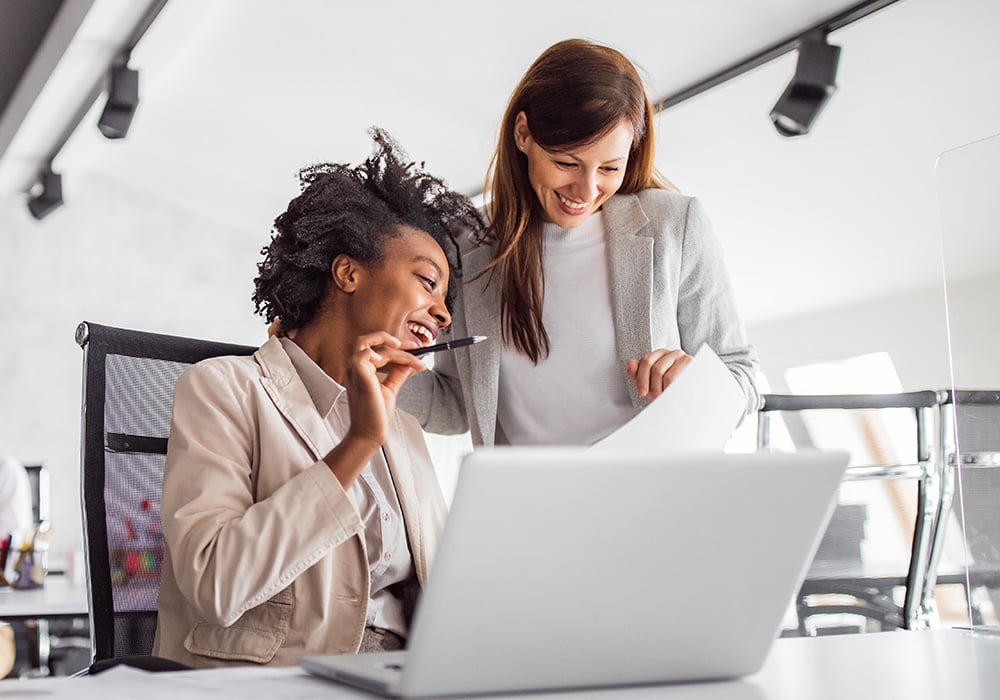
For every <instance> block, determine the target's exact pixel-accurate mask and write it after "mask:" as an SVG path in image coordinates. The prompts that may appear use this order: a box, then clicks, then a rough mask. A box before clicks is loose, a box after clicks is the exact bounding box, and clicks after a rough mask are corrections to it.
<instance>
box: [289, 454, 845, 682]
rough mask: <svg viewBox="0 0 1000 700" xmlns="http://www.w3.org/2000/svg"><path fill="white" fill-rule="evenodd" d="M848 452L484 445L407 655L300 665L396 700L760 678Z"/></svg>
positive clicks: (463, 480) (467, 474)
mask: <svg viewBox="0 0 1000 700" xmlns="http://www.w3.org/2000/svg"><path fill="white" fill-rule="evenodd" d="M847 459H848V456H847V454H846V453H843V452H807V453H796V454H771V453H763V452H760V453H752V454H722V453H714V454H701V453H692V454H689V455H686V456H679V455H672V456H656V455H652V454H649V453H648V452H644V453H628V452H598V451H590V450H587V449H585V448H514V447H497V448H482V449H478V450H476V451H474V452H472V453H470V454H469V455H467V456H466V457H465V459H464V460H463V463H462V467H461V470H460V473H459V479H458V486H457V488H456V491H455V496H454V500H453V503H452V508H451V511H450V514H449V516H448V521H447V523H446V526H445V531H444V533H443V535H442V539H441V542H440V546H439V549H438V552H437V555H436V558H435V560H434V563H433V565H432V569H431V572H430V579H429V581H428V582H427V586H426V587H425V589H424V591H423V595H422V597H421V599H420V603H419V606H418V608H417V611H416V615H415V618H414V621H413V625H412V629H411V631H410V635H409V642H408V645H407V649H406V650H405V651H399V652H382V653H376V654H363V655H352V654H346V655H327V656H306V657H303V658H302V659H301V666H302V668H304V669H305V670H306V671H308V672H309V673H312V674H315V675H318V676H323V677H325V678H330V679H334V680H336V681H340V682H343V683H346V684H350V685H354V686H358V687H362V688H364V689H366V690H370V691H374V692H377V693H380V694H383V695H389V696H394V697H420V696H427V695H456V694H462V695H472V694H479V693H497V692H516V691H532V690H557V689H571V688H587V687H607V686H617V685H635V684H652V683H667V682H681V681H702V680H714V679H720V680H721V679H729V678H736V677H740V676H744V675H747V674H750V673H753V672H754V671H757V670H758V669H759V668H760V667H761V666H762V665H763V663H764V660H765V659H766V657H767V654H768V651H769V649H770V647H771V644H772V642H773V641H774V639H775V638H776V637H777V636H778V634H779V632H780V627H781V622H782V619H783V617H784V615H785V613H786V611H787V610H788V606H789V605H790V603H791V601H792V598H793V595H794V594H795V592H796V591H797V590H798V587H799V586H800V585H801V583H802V579H803V578H804V576H805V573H806V570H807V568H808V566H809V564H810V562H811V560H812V556H813V554H814V553H815V550H816V548H817V546H818V544H819V540H820V538H821V536H822V534H823V531H824V529H825V527H826V524H827V522H828V520H829V518H830V515H831V513H832V512H833V508H834V506H835V505H836V494H837V488H838V486H839V484H840V481H841V478H842V476H843V473H844V469H845V468H846V466H847Z"/></svg>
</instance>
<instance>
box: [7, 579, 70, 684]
mask: <svg viewBox="0 0 1000 700" xmlns="http://www.w3.org/2000/svg"><path fill="white" fill-rule="evenodd" d="M88 609H89V607H88V605H87V587H86V586H77V585H73V584H72V583H71V582H70V580H69V579H68V578H66V577H65V576H47V577H46V578H45V585H44V586H43V587H42V588H32V589H28V590H16V589H13V588H8V587H4V588H0V620H8V621H10V620H25V619H37V618H51V617H72V616H81V617H82V616H85V615H87V612H88ZM0 697H2V696H0Z"/></svg>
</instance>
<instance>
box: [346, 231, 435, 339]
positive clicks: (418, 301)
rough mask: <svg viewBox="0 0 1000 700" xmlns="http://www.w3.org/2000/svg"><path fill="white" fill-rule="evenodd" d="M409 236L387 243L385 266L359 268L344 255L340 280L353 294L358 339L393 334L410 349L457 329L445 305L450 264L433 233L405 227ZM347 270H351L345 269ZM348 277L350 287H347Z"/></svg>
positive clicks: (351, 314) (352, 317)
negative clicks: (383, 333)
mask: <svg viewBox="0 0 1000 700" xmlns="http://www.w3.org/2000/svg"><path fill="white" fill-rule="evenodd" d="M402 230H403V235H401V236H393V237H389V238H387V239H386V241H385V248H384V251H383V252H384V257H383V260H382V261H381V262H378V263H373V264H363V263H362V264H359V263H358V262H357V261H354V260H351V259H349V258H347V256H339V257H338V259H337V260H335V261H334V265H333V268H334V276H335V277H337V276H338V275H341V277H338V284H340V285H341V287H342V289H345V291H350V293H351V303H350V305H349V318H350V320H351V323H352V326H353V330H352V332H353V333H354V334H355V335H361V334H364V333H372V332H375V331H387V332H388V333H391V334H392V335H394V336H396V337H397V338H399V339H400V340H401V341H402V342H403V347H404V348H414V347H420V346H423V345H431V344H433V343H434V340H435V338H437V336H438V333H440V332H441V331H442V330H444V329H445V328H447V327H448V326H449V325H450V324H451V314H450V313H449V312H448V309H447V307H446V305H445V295H446V294H447V292H448V282H449V279H448V259H447V258H446V257H445V254H444V251H443V250H441V246H440V245H438V243H437V241H435V240H434V239H433V238H431V236H429V235H428V234H427V233H425V232H423V231H421V230H419V229H415V228H412V227H408V226H404V227H402ZM344 265H347V268H344V267H342V266H344ZM343 275H348V276H349V279H348V281H347V283H346V286H345V284H344V282H343V280H344V279H346V278H345V277H343Z"/></svg>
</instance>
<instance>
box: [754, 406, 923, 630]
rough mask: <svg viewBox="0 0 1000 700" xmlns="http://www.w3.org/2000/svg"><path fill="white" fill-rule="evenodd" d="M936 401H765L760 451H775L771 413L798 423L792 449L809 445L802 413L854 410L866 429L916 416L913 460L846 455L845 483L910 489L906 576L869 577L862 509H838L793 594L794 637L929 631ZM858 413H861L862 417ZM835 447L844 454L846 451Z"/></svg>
mask: <svg viewBox="0 0 1000 700" xmlns="http://www.w3.org/2000/svg"><path fill="white" fill-rule="evenodd" d="M941 401H942V394H941V393H940V392H936V391H930V390H928V391H915V392H906V393H897V394H862V395H794V394H766V395H764V396H763V404H762V407H761V409H760V411H759V413H758V432H757V447H758V449H761V450H769V449H772V448H773V445H772V439H771V429H772V423H771V420H772V417H773V414H776V413H777V412H783V413H784V415H785V416H786V419H791V420H789V422H790V423H794V422H795V421H799V422H800V426H799V430H798V433H799V435H800V440H799V441H798V443H799V444H797V445H796V447H797V448H798V447H804V448H810V447H814V445H813V444H812V443H811V441H810V437H809V434H808V430H807V429H806V428H805V425H804V422H803V413H804V412H825V413H829V412H835V413H841V412H854V413H853V414H852V415H853V416H854V417H860V418H862V419H868V420H867V422H866V423H863V425H867V426H868V427H869V428H870V427H871V425H872V423H871V420H870V419H871V417H872V413H871V412H874V411H885V410H896V411H899V410H903V411H912V412H913V416H914V418H915V423H914V425H915V431H914V447H915V452H914V460H913V461H912V462H910V463H897V462H890V461H886V462H883V463H878V464H862V465H858V464H855V463H854V461H855V460H854V457H853V456H852V466H850V467H848V470H847V473H846V475H845V482H848V481H857V482H861V481H865V482H882V484H885V483H892V482H898V481H900V480H905V481H909V482H911V483H915V486H916V491H915V495H914V496H913V503H912V507H913V510H914V512H915V516H914V521H913V534H912V539H911V541H910V542H909V551H906V552H900V559H901V560H906V561H907V564H906V565H905V571H904V570H903V569H904V567H903V566H902V565H900V567H899V571H887V570H882V571H875V570H872V568H871V567H870V566H868V565H867V564H866V562H865V561H864V560H863V558H862V543H863V541H864V540H865V537H866V523H867V521H868V516H869V512H868V508H867V507H866V506H865V504H863V503H862V504H858V503H838V505H837V507H836V509H835V511H834V513H833V516H832V518H831V521H830V524H829V526H828V527H827V530H826V533H825V534H824V536H823V540H822V541H821V543H820V546H819V548H818V550H817V553H816V555H815V557H814V559H813V561H812V564H811V565H810V568H809V570H808V572H807V574H806V577H805V580H804V582H803V584H802V587H801V589H800V590H799V592H798V595H797V596H796V601H795V604H796V613H797V617H798V628H797V630H796V631H795V633H797V634H799V635H802V636H813V635H816V634H820V633H830V632H843V631H871V630H874V631H878V630H886V629H893V628H902V629H921V628H925V627H928V626H929V625H930V621H931V620H932V619H933V613H934V611H933V610H932V609H930V608H929V605H928V601H927V599H926V597H925V596H924V595H923V594H924V591H925V590H926V579H927V575H928V567H929V562H930V558H931V553H932V550H933V548H934V542H933V537H934V527H933V522H934V519H935V517H936V514H937V512H938V508H939V507H940V503H941V488H940V481H941V469H940V466H939V463H940V455H939V450H938V449H937V447H936V444H935V441H934V436H935V435H936V434H937V433H936V431H935V430H934V429H935V428H936V427H938V426H939V422H940V412H939V406H940V403H941ZM858 412H867V415H865V414H859V413H858ZM828 447H833V446H832V445H828ZM836 447H840V448H848V446H846V445H837V446H836ZM849 451H850V450H849ZM908 505H910V504H908ZM900 590H902V591H903V600H902V602H899V601H898V600H897V598H898V595H897V594H898V592H899V591H900ZM820 616H839V617H840V618H845V617H847V616H850V619H859V620H861V621H862V624H860V625H858V626H856V628H854V629H852V628H850V627H847V628H843V627H842V628H837V627H831V626H827V627H826V628H823V627H820V626H817V624H816V623H817V622H818V621H821V620H822V619H823V618H822V617H820ZM826 619H835V618H830V617H828V618H826Z"/></svg>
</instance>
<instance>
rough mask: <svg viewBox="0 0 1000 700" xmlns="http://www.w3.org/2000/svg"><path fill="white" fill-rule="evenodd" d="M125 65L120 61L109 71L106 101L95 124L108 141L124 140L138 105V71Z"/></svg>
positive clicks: (125, 62) (124, 62)
mask: <svg viewBox="0 0 1000 700" xmlns="http://www.w3.org/2000/svg"><path fill="white" fill-rule="evenodd" d="M126 64H127V61H124V60H120V61H118V62H116V63H115V65H114V67H113V68H112V69H111V77H110V80H109V85H108V101H107V104H105V105H104V111H103V112H101V119H100V121H98V122H97V128H98V129H100V130H101V133H102V134H104V136H105V137H107V138H109V139H122V138H125V135H126V134H128V128H129V126H130V125H131V124H132V117H133V116H134V115H135V108H136V106H137V105H138V104H139V71H137V70H133V69H131V68H129V67H128V65H126Z"/></svg>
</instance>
